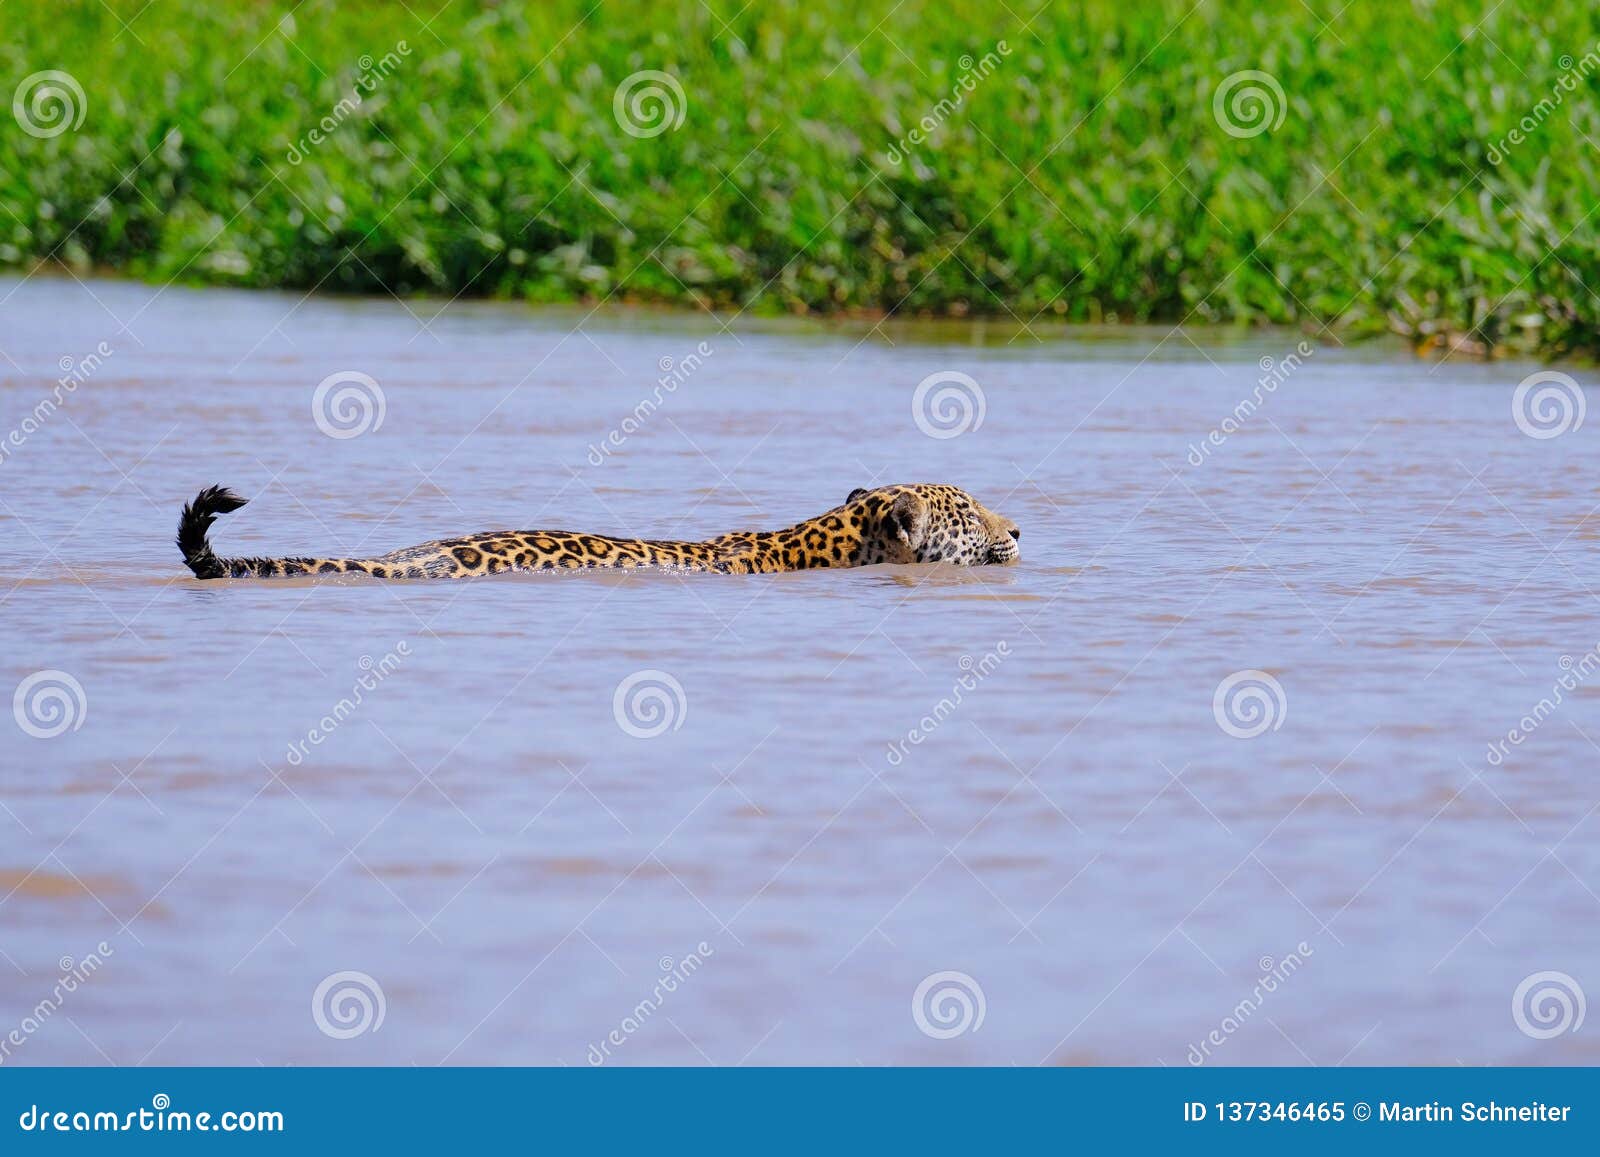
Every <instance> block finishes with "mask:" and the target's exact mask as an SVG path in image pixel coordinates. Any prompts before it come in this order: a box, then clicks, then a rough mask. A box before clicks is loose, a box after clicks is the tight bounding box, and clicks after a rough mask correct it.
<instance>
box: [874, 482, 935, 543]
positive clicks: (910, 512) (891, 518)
mask: <svg viewBox="0 0 1600 1157" xmlns="http://www.w3.org/2000/svg"><path fill="white" fill-rule="evenodd" d="M884 520H885V522H886V523H887V525H888V527H889V530H890V531H891V532H892V533H893V534H894V536H895V537H896V538H898V539H899V540H900V541H901V542H903V543H905V544H906V545H907V546H908V547H910V548H911V549H912V550H917V549H919V548H920V547H921V546H922V540H923V539H924V538H926V537H927V535H928V504H927V503H926V502H924V501H923V500H922V499H921V498H920V497H918V496H917V495H916V494H913V493H912V492H911V491H909V490H907V491H904V492H902V493H901V494H900V496H899V497H898V498H896V499H895V500H894V502H893V503H892V504H891V505H890V507H889V510H888V513H887V514H885V515H884Z"/></svg>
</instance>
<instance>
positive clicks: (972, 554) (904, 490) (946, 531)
mask: <svg viewBox="0 0 1600 1157" xmlns="http://www.w3.org/2000/svg"><path fill="white" fill-rule="evenodd" d="M246 501H248V500H247V499H244V498H241V497H239V496H238V495H237V494H235V493H234V492H233V491H231V490H229V489H227V488H225V487H222V486H210V487H207V488H206V489H204V490H202V491H200V493H199V494H198V495H196V496H195V499H194V501H193V502H190V503H189V504H188V505H186V506H185V507H184V508H183V514H182V516H181V517H180V518H179V519H178V549H179V550H181V551H182V552H183V561H184V563H185V564H187V565H188V567H189V569H190V570H191V571H193V572H194V574H195V577H196V578H201V579H219V578H271V577H278V576H285V575H311V574H365V575H371V576H373V577H374V578H380V579H424V578H470V577H473V576H476V575H487V574H500V573H502V572H507V571H555V570H579V569H589V568H595V567H607V568H617V569H629V568H637V567H656V568H671V569H676V570H684V571H714V572H718V573H724V574H770V573H773V572H776V571H791V570H813V569H817V568H824V567H854V566H871V565H874V564H877V563H937V562H942V563H951V564H954V565H957V566H982V565H988V564H995V563H1014V562H1016V561H1017V558H1018V556H1019V547H1018V542H1019V540H1020V539H1021V538H1022V532H1021V530H1019V529H1018V528H1017V524H1016V523H1015V522H1012V521H1011V520H1010V519H1009V518H1006V517H1004V516H1003V515H999V514H996V513H995V512H994V511H992V510H989V509H988V508H987V507H984V506H982V505H981V504H980V503H979V502H978V501H977V500H976V499H975V498H973V497H972V496H971V495H970V494H968V493H967V492H966V491H964V490H961V489H959V488H957V487H955V486H946V485H943V484H940V483H932V482H919V483H915V484H911V485H895V486H874V487H871V488H867V487H861V488H858V489H856V490H852V491H851V492H850V494H849V497H847V498H846V499H845V500H844V503H843V505H841V506H835V507H834V508H833V509H832V510H829V511H826V512H824V513H822V514H819V515H817V516H816V517H815V518H808V519H806V520H805V521H804V522H798V523H796V524H795V525H793V526H790V527H786V528H784V529H782V530H766V531H748V530H747V531H735V532H733V533H730V534H721V535H717V536H716V537H715V538H707V539H701V540H699V541H693V542H678V541H667V540H657V539H645V538H614V537H612V536H610V535H605V534H586V533H580V532H578V531H571V530H495V531H488V532H485V533H482V534H470V535H466V536H464V537H462V538H441V539H439V540H437V541H435V542H425V543H422V544H421V545H420V546H410V547H406V548H404V549H402V550H394V551H390V552H389V553H388V554H380V555H376V556H373V557H371V558H302V557H290V558H223V557H220V556H219V555H217V554H216V553H215V552H214V551H213V550H212V548H211V540H210V530H211V524H212V523H213V522H215V521H216V519H217V516H218V515H222V514H228V513H230V512H231V511H235V510H238V509H239V508H240V507H241V506H243V505H244V504H245V503H246Z"/></svg>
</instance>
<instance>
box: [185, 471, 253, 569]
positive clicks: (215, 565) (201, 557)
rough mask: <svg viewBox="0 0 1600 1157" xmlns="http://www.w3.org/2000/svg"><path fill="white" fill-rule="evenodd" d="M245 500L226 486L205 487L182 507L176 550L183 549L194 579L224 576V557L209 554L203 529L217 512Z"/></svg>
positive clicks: (213, 519) (206, 529)
mask: <svg viewBox="0 0 1600 1157" xmlns="http://www.w3.org/2000/svg"><path fill="white" fill-rule="evenodd" d="M247 501H248V499H244V498H240V497H239V496H238V495H237V494H235V493H234V492H233V491H231V490H229V489H228V488H227V487H226V486H208V487H206V488H205V489H204V490H202V491H201V492H200V493H199V494H196V495H195V496H194V501H193V502H191V503H189V505H187V506H185V507H184V508H183V513H182V514H181V515H180V516H179V517H178V549H179V550H181V551H183V561H184V563H185V564H186V565H187V566H188V568H189V569H190V570H192V571H194V573H195V577H196V578H203V579H214V578H225V577H226V576H227V575H228V574H229V573H230V570H231V568H230V566H229V562H228V560H226V559H220V558H218V557H217V556H216V555H215V554H214V553H212V550H211V541H210V540H209V539H208V538H207V537H206V532H207V531H209V530H210V529H211V524H212V523H213V522H215V521H216V520H217V515H219V514H227V513H229V512H230V511H234V510H238V509H239V507H241V506H243V505H244V504H245V503H246V502H247Z"/></svg>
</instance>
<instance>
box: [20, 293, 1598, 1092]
mask: <svg viewBox="0 0 1600 1157" xmlns="http://www.w3.org/2000/svg"><path fill="white" fill-rule="evenodd" d="M1299 341H1300V336H1299V335H1295V334H1270V333H1269V334H1254V335H1250V336H1248V337H1245V338H1240V337H1239V336H1237V335H1234V336H1231V337H1229V336H1225V335H1223V336H1219V335H1214V334H1204V333H1199V332H1190V331H1185V332H1181V333H1179V332H1174V333H1168V332H1167V331H1165V330H1148V331H1147V330H1123V331H1113V332H1098V333H1074V332H1069V331H1062V330H1052V331H1049V332H1045V331H1039V332H1038V335H1037V338H1036V337H1035V336H1032V335H1029V334H1027V333H1016V332H1010V331H1002V330H996V329H985V328H983V327H980V326H976V325H974V326H967V327H961V328H949V327H924V328H919V327H915V326H907V327H902V326H891V327H886V328H885V329H884V330H880V331H876V332H873V331H871V330H869V329H868V328H867V327H866V326H865V325H864V324H863V325H849V326H844V327H839V328H827V327H821V326H813V325H803V324H799V323H795V324H778V323H757V322H754V321H751V320H749V319H740V320H738V321H737V322H735V323H734V324H732V325H731V326H726V325H725V324H724V323H722V322H718V321H717V320H715V319H712V318H709V317H706V316H698V317H697V316H694V315H677V314H674V315H665V316H664V315H661V314H656V313H628V312H610V311H606V312H600V313H595V314H592V315H591V314H588V313H586V312H585V311H581V310H560V311H550V312H541V311H529V310H524V309H521V308H517V307H510V306H497V305H483V304H467V303H461V302H457V303H453V304H450V305H449V306H448V307H441V305H440V304H439V303H417V302H409V303H405V304H402V303H400V302H397V301H392V300H390V301H365V300H363V301H350V300H328V299H323V298H311V299H302V298H300V297H299V296H298V295H282V294H247V293H235V292H229V291H219V290H187V289H180V288H171V289H166V290H157V289H155V288H151V287H143V286H138V285H131V284H123V283H116V282H110V281H91V282H88V283H86V284H80V283H78V282H75V281H73V280H71V279H59V278H58V279H52V278H44V277H36V278H33V279H29V280H26V281H22V280H19V279H16V278H12V279H9V280H3V281H0V353H3V357H0V406H3V408H0V454H3V457H0V595H3V612H0V616H3V621H4V624H5V635H4V637H5V646H4V670H3V672H0V674H3V677H4V685H3V687H0V690H3V691H4V693H5V695H6V696H8V697H10V698H11V702H12V718H9V719H5V721H4V722H5V726H4V727H3V728H0V752H3V756H4V758H3V762H0V767H3V771H0V1064H46V1063H48V1064H92V1065H94V1064H106V1063H115V1064H119V1065H132V1064H138V1063H148V1064H246V1065H247V1064H256V1063H262V1064H269V1065H272V1064H283V1063H296V1064H362V1063H365V1064H397V1065H404V1064H423V1065H433V1064H439V1063H448V1064H539V1065H542V1064H570V1065H586V1064H594V1063H606V1064H689V1065H700V1064H718V1065H733V1064H740V1063H746V1064H786V1063H795V1064H817V1063H824V1064H855V1063H865V1064H885V1063H889V1064H900V1063H911V1064H1012V1063H1016V1064H1039V1063H1047V1064H1083V1063H1087V1064H1133V1065H1155V1064H1168V1065H1179V1066H1181V1065H1185V1064H1194V1063H1206V1064H1225V1065H1232V1064H1289V1065H1303V1064H1318V1065H1331V1064H1339V1063H1346V1064H1399V1063H1430V1064H1432V1063H1437V1064H1457V1063H1460V1064H1473V1065H1475V1064H1482V1063H1485V1062H1499V1063H1512V1064H1573V1063H1596V1062H1600V1034H1597V1033H1595V1032H1594V1031H1592V1030H1593V1028H1594V1025H1593V1024H1590V1025H1589V1026H1588V1031H1578V1028H1579V1025H1580V1019H1579V1018H1580V1014H1581V1010H1582V1008H1583V1004H1584V990H1585V989H1587V991H1588V994H1589V995H1591V996H1592V995H1595V994H1600V817H1597V815H1596V811H1597V808H1600V775H1597V773H1596V770H1595V769H1596V767H1597V766H1600V746H1597V744H1600V710H1597V708H1600V655H1597V654H1596V652H1595V647H1596V644H1597V643H1600V594H1597V589H1600V568H1597V566H1596V564H1595V558H1596V549H1597V546H1600V489H1597V486H1596V480H1597V477H1600V473H1597V462H1600V456H1597V454H1596V447H1597V441H1596V439H1600V420H1591V421H1590V422H1589V423H1578V422H1577V421H1576V419H1577V418H1578V417H1579V412H1578V411H1577V410H1576V407H1577V406H1578V405H1579V404H1580V403H1581V402H1582V401H1583V398H1582V394H1581V392H1580V391H1581V388H1582V387H1584V386H1590V387H1592V386H1593V385H1594V384H1595V382H1596V381H1597V380H1600V379H1597V378H1596V377H1595V376H1593V375H1592V374H1591V373H1589V372H1587V371H1583V370H1572V371H1570V374H1569V376H1568V377H1567V378H1566V379H1565V380H1562V379H1559V378H1546V379H1538V380H1536V381H1535V382H1534V384H1533V386H1532V387H1530V389H1531V390H1532V391H1533V393H1532V394H1530V393H1529V391H1528V390H1524V391H1523V392H1522V394H1521V395H1519V394H1518V392H1517V391H1518V385H1519V383H1520V382H1522V381H1524V379H1526V378H1528V376H1529V375H1532V374H1534V373H1535V372H1536V371H1537V370H1538V367H1536V366H1533V365H1526V364H1511V363H1499V364H1490V365H1486V364H1475V363H1469V362H1465V361H1460V360H1456V359H1447V360H1446V361H1444V362H1443V363H1430V362H1424V361H1419V360H1416V359H1414V358H1412V357H1410V356H1409V355H1408V354H1406V353H1404V352H1402V351H1398V350H1395V349H1392V348H1387V347H1370V348H1360V349H1354V350H1352V349H1340V348H1336V347H1333V346H1306V347H1304V348H1305V349H1306V350H1307V351H1309V352H1306V353H1304V354H1302V353H1299V352H1297V350H1296V345H1297V343H1298V342H1299ZM1264 381H1265V382H1269V383H1270V385H1269V386H1263V385H1262V383H1263V382H1264ZM324 383H325V384H324ZM663 383H667V384H663ZM921 383H927V384H926V385H925V386H922V388H921V389H920V391H919V384H921ZM1568 383H1571V384H1570V385H1569V384H1568ZM1591 393H1592V390H1591ZM1536 403H1537V404H1536ZM1563 404H1565V405H1566V406H1567V407H1568V412H1567V414H1566V415H1565V417H1564V418H1563V415H1562V413H1561V412H1560V407H1561V406H1562V405H1563ZM1519 406H1520V407H1521V410H1519V409H1518V407H1519ZM1552 414H1553V417H1552ZM1552 420H1554V421H1555V422H1556V423H1557V424H1558V425H1557V429H1556V430H1552V429H1550V427H1549V423H1550V422H1551V421H1552ZM1539 422H1544V423H1545V425H1543V426H1540V425H1539V424H1538V423H1539ZM1562 426H1567V427H1571V428H1568V429H1564V430H1563V429H1561V427H1562ZM1530 430H1531V431H1532V433H1531V434H1530V433H1529V432H1527V431H1530ZM1552 433H1554V434H1555V435H1556V436H1533V434H1540V435H1546V434H1552ZM905 481H941V482H949V483H954V484H956V485H959V486H962V487H964V488H965V489H967V490H969V491H970V492H971V493H972V494H973V495H974V496H976V497H977V498H978V499H979V500H980V501H981V502H983V503H985V504H986V505H988V506H990V507H992V508H994V509H996V510H998V511H1000V512H1001V513H1003V514H1005V515H1008V516H1009V517H1011V518H1013V519H1015V520H1016V522H1017V523H1018V524H1019V525H1020V526H1021V527H1022V531H1023V535H1022V539H1021V547H1022V558H1021V561H1020V562H1019V563H1018V564H1017V565H1015V566H1011V567H985V568H976V569H968V570H957V569H948V568H939V567H872V568H864V569H861V570H855V571H836V572H827V571H813V572H805V573H798V574H790V575H774V576H714V575H679V574H664V573H655V574H647V573H629V574H626V575H614V574H584V575H577V576H551V575H546V576H538V575H531V576H530V575H525V576H497V577H493V578H486V579H481V580H475V581H468V582H458V583H450V582H432V583H429V582H403V583H394V582H391V583H382V582H376V581H371V580H354V579H322V580H311V579H298V580H281V581H276V582H252V581H237V582H232V581H230V582H208V583H201V582H198V581H196V580H194V579H193V578H192V577H191V576H190V575H189V574H188V572H187V571H186V570H185V569H184V568H183V566H182V565H181V560H180V559H179V556H178V552H177V550H176V548H175V547H174V545H173V542H172V536H173V532H174V529H175V524H176V520H177V513H178V508H179V506H180V505H181V504H182V503H183V502H184V501H186V500H187V499H189V498H190V497H192V496H193V495H194V493H195V492H196V491H197V490H199V489H200V488H201V487H202V486H205V485H209V484H211V483H223V484H226V485H229V486H231V487H233V488H234V489H236V490H238V491H239V492H240V493H241V494H244V495H246V496H248V497H250V498H251V500H252V501H251V502H250V504H249V505H248V506H247V507H246V508H244V509H243V510H241V511H239V512H237V513H235V514H231V515H228V516H226V517H225V518H223V519H222V520H220V521H219V522H218V524H217V526H216V527H215V528H214V529H213V531H212V537H213V541H214V542H215V543H216V545H217V549H218V550H219V552H220V553H223V554H258V555H266V554H362V553H365V554H376V553H381V552H383V551H387V550H390V549H393V548H396V547H401V546H406V545H410V544H413V543H416V542H421V541H424V540H427V539H432V538H437V537H442V536H448V535H451V534H457V533H461V532H466V531H475V530H489V529H501V528H519V529H521V528H526V529H535V528H550V527H561V528H574V529H582V530H594V531H600V532H610V533H615V534H629V535H635V534H636V535H641V536H648V537H703V536H709V535H712V534H715V533H720V532H723V531H729V530H736V529H759V528H776V527H780V526H784V525H788V524H790V523H792V522H794V521H797V520H799V519H801V518H805V517H807V516H809V515H812V514H816V513H819V512H821V511H822V510H825V509H827V508H829V507H831V506H834V505H836V504H838V503H840V502H841V501H843V499H844V497H845V495H846V494H847V493H848V492H849V491H850V490H852V489H853V488H855V487H858V486H868V485H872V484H874V483H887V482H905Z"/></svg>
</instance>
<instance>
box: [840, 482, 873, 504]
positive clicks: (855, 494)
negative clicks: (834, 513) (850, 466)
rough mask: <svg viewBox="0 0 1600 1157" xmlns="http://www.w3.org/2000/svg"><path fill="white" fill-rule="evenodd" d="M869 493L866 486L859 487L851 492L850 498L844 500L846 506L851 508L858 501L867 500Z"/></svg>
mask: <svg viewBox="0 0 1600 1157" xmlns="http://www.w3.org/2000/svg"><path fill="white" fill-rule="evenodd" d="M867 493H868V491H867V488H866V487H865V486H857V487H856V488H855V489H854V490H852V491H851V492H850V494H849V496H848V497H847V498H846V499H845V500H844V504H845V505H846V506H849V505H850V504H851V503H852V502H854V501H855V500H856V499H858V498H865V497H866V496H867Z"/></svg>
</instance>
